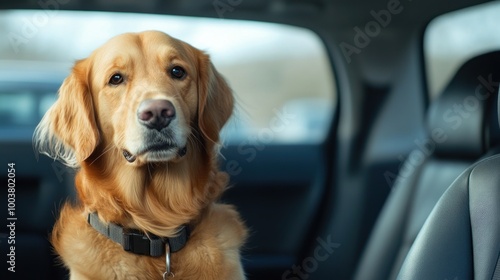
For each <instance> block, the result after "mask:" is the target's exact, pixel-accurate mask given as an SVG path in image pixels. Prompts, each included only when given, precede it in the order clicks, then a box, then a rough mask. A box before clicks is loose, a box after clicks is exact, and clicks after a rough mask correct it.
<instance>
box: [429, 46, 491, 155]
mask: <svg viewBox="0 0 500 280" xmlns="http://www.w3.org/2000/svg"><path fill="white" fill-rule="evenodd" d="M499 81H500V51H495V52H490V53H486V54H483V55H480V56H477V57H474V58H472V59H470V60H468V61H467V62H465V63H464V64H463V65H462V67H460V69H459V70H458V71H457V73H456V74H455V76H454V77H453V78H452V79H451V81H450V82H449V84H448V85H447V86H446V88H445V90H444V91H443V93H442V94H441V95H440V96H439V97H438V99H437V100H435V102H433V103H432V104H431V106H430V108H429V112H428V114H427V129H428V133H429V136H430V137H431V138H432V140H434V141H435V143H436V150H435V153H436V155H438V156H446V157H462V158H477V157H480V156H482V155H483V154H484V153H485V152H486V151H487V150H488V149H489V148H490V147H491V146H493V145H495V144H498V143H500V128H499V121H500V116H499V114H498V112H499V106H500V104H497V102H498V101H497V100H498V82H499Z"/></svg>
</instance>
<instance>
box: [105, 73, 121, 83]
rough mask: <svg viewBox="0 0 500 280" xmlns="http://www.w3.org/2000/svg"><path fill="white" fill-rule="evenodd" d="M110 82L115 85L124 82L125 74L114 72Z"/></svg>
mask: <svg viewBox="0 0 500 280" xmlns="http://www.w3.org/2000/svg"><path fill="white" fill-rule="evenodd" d="M108 83H109V84H110V85H114V86H116V85H119V84H121V83H123V76H122V74H120V73H116V74H113V76H111V78H110V79H109V82H108Z"/></svg>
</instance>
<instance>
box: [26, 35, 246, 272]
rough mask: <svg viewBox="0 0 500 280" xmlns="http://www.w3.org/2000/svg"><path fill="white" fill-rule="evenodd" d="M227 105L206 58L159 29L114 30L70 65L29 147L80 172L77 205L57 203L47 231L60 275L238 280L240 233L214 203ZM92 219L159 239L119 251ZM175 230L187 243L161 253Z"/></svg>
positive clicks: (230, 212)
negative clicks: (58, 207) (152, 244)
mask: <svg viewBox="0 0 500 280" xmlns="http://www.w3.org/2000/svg"><path fill="white" fill-rule="evenodd" d="M232 110H233V96H232V92H231V90H230V88H229V87H228V85H227V83H226V81H225V80H224V79H223V78H222V77H221V75H220V74H219V73H218V72H217V71H216V70H215V68H214V67H213V65H212V63H211V62H210V59H209V57H208V55H206V54H205V53H204V52H202V51H200V50H198V49H196V48H194V47H192V46H190V45H188V44H187V43H185V42H182V41H180V40H177V39H175V38H172V37H170V36H168V35H167V34H165V33H162V32H158V31H146V32H142V33H127V34H122V35H119V36H117V37H114V38H112V39H111V40H109V41H108V42H107V43H105V44H104V45H103V46H101V47H100V48H98V49H96V50H95V51H94V52H93V53H92V54H91V55H90V56H89V57H88V58H86V59H83V60H80V61H78V62H76V64H75V66H74V67H73V70H72V73H71V74H70V75H69V76H68V77H67V78H66V79H65V81H64V83H63V84H62V86H61V88H60V90H59V97H58V100H57V101H56V102H55V103H54V105H53V106H52V107H51V108H50V109H49V111H48V112H47V113H46V114H45V116H44V117H43V119H42V120H41V122H40V123H39V125H38V126H37V128H36V130H35V133H34V136H33V137H34V144H35V147H36V149H38V151H39V152H41V153H43V154H46V155H49V156H50V157H53V158H55V159H58V160H61V161H62V162H64V163H65V164H66V165H68V166H71V167H76V168H78V169H79V171H78V173H77V174H76V178H75V186H76V189H77V196H78V202H77V203H75V204H74V205H73V204H72V203H69V202H68V203H66V204H65V205H64V207H63V208H62V210H61V213H60V215H59V218H58V220H57V222H56V225H55V226H54V229H53V232H52V237H51V242H52V244H53V246H54V248H55V251H56V252H57V253H58V254H59V256H60V258H61V260H62V262H63V263H64V265H65V266H66V267H67V268H68V269H69V271H70V279H93V280H96V279H106V280H110V279H163V278H162V277H164V278H173V277H175V279H206V280H209V279H218V280H220V279H230V280H235V279H245V276H244V272H243V268H242V265H241V260H240V248H241V246H242V244H243V243H244V240H245V238H246V235H247V230H246V228H245V225H244V223H243V222H242V221H241V219H240V217H239V215H238V213H237V212H236V210H235V209H234V207H232V206H230V205H224V204H218V203H216V201H217V200H218V198H219V197H220V195H221V193H222V192H223V191H224V190H225V188H226V185H227V183H228V176H227V174H226V173H224V172H221V171H219V169H218V142H219V132H220V130H221V128H222V126H223V125H224V124H225V123H226V121H227V120H228V118H229V117H230V115H231V114H232ZM92 215H93V216H92ZM92 217H94V219H93V222H94V223H97V224H98V225H97V226H95V225H94V224H92V223H91V222H90V221H91V220H92ZM99 227H109V228H111V227H115V228H116V227H118V228H120V230H122V231H123V232H129V231H130V232H134V234H132V235H135V233H137V232H139V233H140V234H142V237H139V239H141V238H142V239H141V240H135V241H134V242H136V243H135V244H136V245H134V244H132V245H130V244H128V245H127V246H137V247H139V245H140V244H139V243H141V242H143V241H144V240H145V239H148V240H153V239H154V238H153V237H155V238H160V241H161V242H162V245H163V244H164V245H165V247H164V248H163V247H161V248H160V249H162V250H160V252H161V256H152V255H150V254H149V255H148V252H147V251H148V250H146V252H142V253H143V254H141V252H139V253H137V252H136V253H132V252H127V251H126V250H125V246H126V245H123V244H119V243H117V242H116V240H115V241H113V240H114V239H113V240H112V239H111V238H110V237H109V236H106V235H105V234H103V233H101V231H99V230H98V228H99ZM106 230H108V229H106ZM181 231H182V232H181ZM188 232H190V234H189V233H188ZM115 233H116V232H115ZM120 233H121V231H120ZM180 234H184V235H185V237H186V238H187V242H185V244H182V246H183V247H182V248H181V249H180V250H178V251H176V252H173V251H172V252H170V249H171V248H170V246H171V245H172V244H169V242H170V241H167V240H169V239H170V240H174V239H175V238H176V237H178V236H179V235H180ZM115 237H116V236H115ZM118 238H121V239H120V240H122V239H123V238H124V237H123V236H118ZM127 238H128V239H127V240H129V239H134V238H136V236H127ZM123 242H125V241H123ZM142 245H144V244H142ZM142 245H141V246H142ZM142 247H144V246H142ZM156 249H158V248H156ZM141 250H144V248H142V249H141ZM151 251H153V249H151ZM167 263H169V264H170V265H169V266H167Z"/></svg>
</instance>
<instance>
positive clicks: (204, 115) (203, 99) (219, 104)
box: [198, 54, 234, 145]
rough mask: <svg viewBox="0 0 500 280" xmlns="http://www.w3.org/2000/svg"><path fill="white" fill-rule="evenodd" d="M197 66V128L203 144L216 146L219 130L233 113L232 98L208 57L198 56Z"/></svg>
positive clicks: (230, 92) (226, 85)
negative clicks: (203, 141)
mask: <svg viewBox="0 0 500 280" xmlns="http://www.w3.org/2000/svg"><path fill="white" fill-rule="evenodd" d="M199 64H200V67H199V69H200V70H199V80H198V126H199V129H200V132H201V135H202V137H203V138H204V140H205V144H206V145H209V144H216V143H218V142H219V132H220V130H221V129H222V127H223V126H224V124H225V123H226V122H227V120H228V119H229V117H230V116H231V114H232V113H233V106H234V98H233V94H232V91H231V89H230V88H229V86H228V84H227V83H226V81H225V80H224V78H223V77H222V76H221V75H220V74H219V73H218V72H217V70H216V69H215V67H214V66H213V64H212V63H211V62H210V59H209V57H208V55H206V54H202V55H200V63H199Z"/></svg>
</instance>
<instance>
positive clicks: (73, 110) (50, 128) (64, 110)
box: [33, 60, 99, 167]
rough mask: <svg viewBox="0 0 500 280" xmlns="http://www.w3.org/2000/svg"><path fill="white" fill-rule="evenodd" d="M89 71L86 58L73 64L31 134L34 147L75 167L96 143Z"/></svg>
mask: <svg viewBox="0 0 500 280" xmlns="http://www.w3.org/2000/svg"><path fill="white" fill-rule="evenodd" d="M88 73H89V69H88V62H87V61H86V60H80V61H78V62H77V63H76V64H75V66H74V67H73V71H72V72H71V74H70V75H69V76H68V77H67V78H66V79H65V80H64V82H63V84H62V85H61V88H60V89H59V97H58V99H57V101H56V102H55V103H54V104H53V105H52V107H50V109H49V110H48V111H47V113H46V114H45V116H44V117H43V118H42V120H41V121H40V123H39V124H38V126H37V127H36V129H35V133H34V135H33V140H34V146H35V149H36V150H38V151H39V152H40V153H42V154H46V155H48V156H49V157H52V158H54V159H58V160H61V161H62V162H63V163H64V164H66V165H68V166H70V167H78V166H79V163H80V162H82V161H84V160H85V159H87V158H88V157H89V156H90V155H91V154H92V152H93V151H94V149H95V148H96V146H97V144H98V143H99V131H98V128H97V125H96V121H95V117H94V106H93V101H92V95H91V93H90V89H89V85H88Z"/></svg>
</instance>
